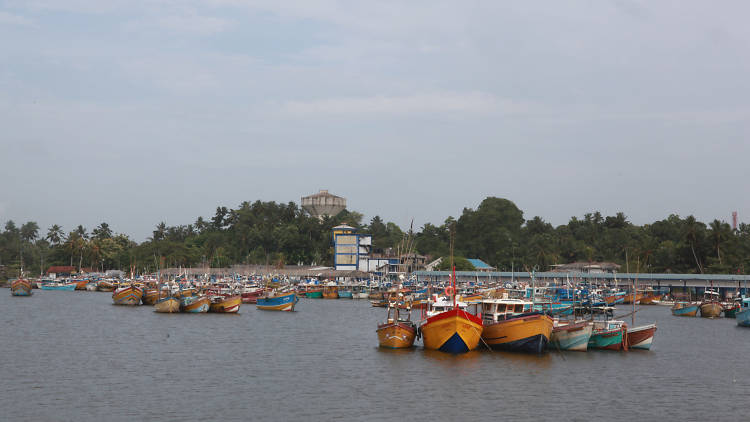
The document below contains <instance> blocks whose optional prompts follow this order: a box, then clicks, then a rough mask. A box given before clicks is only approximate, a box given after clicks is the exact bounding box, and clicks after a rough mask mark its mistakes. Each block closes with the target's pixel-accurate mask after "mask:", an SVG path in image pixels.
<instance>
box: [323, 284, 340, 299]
mask: <svg viewBox="0 0 750 422" xmlns="http://www.w3.org/2000/svg"><path fill="white" fill-rule="evenodd" d="M338 298H339V287H338V286H331V285H329V286H325V287H324V288H323V299H338Z"/></svg>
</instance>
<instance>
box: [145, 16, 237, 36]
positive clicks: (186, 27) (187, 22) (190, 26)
mask: <svg viewBox="0 0 750 422" xmlns="http://www.w3.org/2000/svg"><path fill="white" fill-rule="evenodd" d="M156 24H157V25H158V26H160V27H162V28H165V29H169V30H172V31H176V32H189V33H194V34H197V35H211V34H216V33H219V32H223V31H225V30H227V29H228V28H230V27H231V26H232V25H233V24H234V23H233V22H232V21H229V20H227V19H221V18H217V17H214V16H201V15H195V14H194V15H185V16H165V17H162V18H159V19H158V20H157V21H156Z"/></svg>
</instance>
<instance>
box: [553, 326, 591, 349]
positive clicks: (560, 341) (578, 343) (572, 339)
mask: <svg viewBox="0 0 750 422" xmlns="http://www.w3.org/2000/svg"><path fill="white" fill-rule="evenodd" d="M593 329H594V325H593V324H592V323H590V322H589V321H555V323H554V327H553V328H552V337H550V342H549V343H547V348H548V349H552V350H576V351H580V352H585V351H586V350H588V345H589V340H590V339H591V335H592V334H593Z"/></svg>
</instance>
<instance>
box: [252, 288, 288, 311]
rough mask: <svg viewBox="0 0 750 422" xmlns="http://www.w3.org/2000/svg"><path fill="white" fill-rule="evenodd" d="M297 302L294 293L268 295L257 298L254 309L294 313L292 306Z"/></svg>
mask: <svg viewBox="0 0 750 422" xmlns="http://www.w3.org/2000/svg"><path fill="white" fill-rule="evenodd" d="M298 301H299V297H297V294H296V293H294V292H289V293H280V294H273V293H272V294H269V295H268V296H261V297H259V298H258V303H256V305H255V306H256V308H257V309H260V310H263V311H290V312H291V311H294V305H295V304H296V303H297V302H298Z"/></svg>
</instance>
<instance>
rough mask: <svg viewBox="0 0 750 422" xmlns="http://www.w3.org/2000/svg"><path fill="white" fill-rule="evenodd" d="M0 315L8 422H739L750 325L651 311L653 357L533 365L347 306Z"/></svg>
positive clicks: (40, 294)
mask: <svg viewBox="0 0 750 422" xmlns="http://www.w3.org/2000/svg"><path fill="white" fill-rule="evenodd" d="M0 310H1V311H2V324H0V339H1V343H0V353H2V364H0V365H1V366H0V368H1V369H2V371H1V373H0V375H1V376H0V409H2V413H1V415H2V417H0V419H5V420H30V421H31V420H33V421H44V420H50V421H51V420H54V421H59V420H145V419H155V420H217V419H220V418H221V419H223V420H268V419H272V418H273V419H283V420H305V421H306V420H384V419H394V420H430V421H436V420H469V419H477V420H487V419H490V418H492V419H497V420H520V419H525V420H528V419H538V420H549V419H557V420H594V419H598V418H602V419H608V420H612V419H614V420H637V419H641V420H654V419H657V418H659V419H662V418H667V419H668V420H676V419H687V420H697V419H702V418H712V419H714V420H715V419H717V418H720V417H732V418H734V419H735V420H737V419H739V420H746V419H747V418H748V409H747V406H746V401H747V397H748V394H750V368H749V367H748V365H747V358H748V356H750V329H743V328H740V327H737V325H736V322H735V320H733V319H717V320H707V319H702V318H677V317H673V316H672V315H671V314H670V311H669V308H668V307H662V306H649V307H642V308H640V311H639V312H638V319H639V321H640V322H643V323H646V322H652V321H656V322H657V323H658V325H659V329H658V331H657V334H656V338H655V340H654V345H653V349H652V350H651V351H632V352H628V353H620V352H608V351H590V352H587V353H577V352H566V353H558V352H554V353H547V354H545V355H542V356H528V355H520V354H513V353H504V352H489V351H484V350H482V351H475V352H471V353H468V354H465V355H459V356H451V355H446V354H443V353H441V352H432V351H426V350H424V349H422V347H421V345H420V346H419V347H415V348H414V349H412V350H406V351H390V350H382V349H379V348H378V347H377V336H376V334H375V327H376V325H377V322H378V321H380V320H381V319H382V318H383V317H384V310H383V309H380V308H372V307H371V306H370V304H369V303H368V302H367V301H357V300H310V299H303V300H301V301H300V303H299V304H298V312H294V313H287V312H263V311H258V310H256V309H255V307H254V306H251V305H243V306H242V307H241V309H240V314H238V315H221V314H195V315H189V314H157V313H155V312H153V310H152V308H150V307H119V306H113V305H111V298H110V295H109V294H107V293H91V292H58V291H39V290H35V292H34V295H33V296H32V297H30V298H17V297H11V296H10V293H9V292H8V291H7V290H5V289H3V290H0ZM625 312H626V311H625V310H624V309H621V312H620V313H625Z"/></svg>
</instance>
